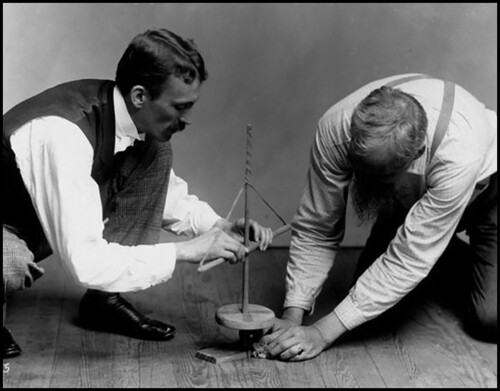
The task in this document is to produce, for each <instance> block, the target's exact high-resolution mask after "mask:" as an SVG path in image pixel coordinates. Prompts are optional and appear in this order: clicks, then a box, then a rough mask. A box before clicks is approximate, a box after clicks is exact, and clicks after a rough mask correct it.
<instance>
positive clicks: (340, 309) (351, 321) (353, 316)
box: [334, 295, 366, 330]
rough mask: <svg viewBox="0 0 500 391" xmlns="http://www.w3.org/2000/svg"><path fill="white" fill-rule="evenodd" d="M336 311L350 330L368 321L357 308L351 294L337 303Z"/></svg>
mask: <svg viewBox="0 0 500 391" xmlns="http://www.w3.org/2000/svg"><path fill="white" fill-rule="evenodd" d="M334 312H335V315H337V317H338V318H339V320H340V322H341V323H342V324H343V325H344V327H345V328H347V329H348V330H352V329H354V328H355V327H357V326H359V325H361V324H363V323H365V322H366V319H365V317H364V316H363V315H361V313H360V312H359V310H358V309H357V308H356V306H355V304H354V302H353V300H352V298H351V296H350V295H348V296H347V297H346V298H345V299H344V300H342V301H341V302H340V303H339V305H337V307H335V309H334Z"/></svg>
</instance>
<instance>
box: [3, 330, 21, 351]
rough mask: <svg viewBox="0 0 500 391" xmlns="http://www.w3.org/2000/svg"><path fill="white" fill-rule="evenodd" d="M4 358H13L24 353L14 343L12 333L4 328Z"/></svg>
mask: <svg viewBox="0 0 500 391" xmlns="http://www.w3.org/2000/svg"><path fill="white" fill-rule="evenodd" d="M2 345H3V358H12V357H16V356H19V355H20V354H21V352H22V350H21V348H20V347H19V345H18V344H17V343H16V341H14V338H12V335H11V334H10V331H9V330H8V329H7V328H6V327H5V326H3V331H2Z"/></svg>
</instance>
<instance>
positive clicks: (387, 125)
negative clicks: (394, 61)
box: [349, 86, 427, 166]
mask: <svg viewBox="0 0 500 391" xmlns="http://www.w3.org/2000/svg"><path fill="white" fill-rule="evenodd" d="M350 136H351V141H350V144H349V156H350V158H351V159H352V160H353V161H354V162H356V161H358V162H361V163H362V162H363V158H364V157H365V156H367V155H369V154H370V153H373V152H376V151H377V148H378V147H380V146H382V145H383V146H385V147H387V148H386V149H385V150H388V151H390V152H391V160H393V161H394V163H395V165H397V166H404V165H405V164H406V163H408V162H410V161H411V160H414V159H415V157H416V156H417V155H418V151H419V149H420V148H421V147H422V144H423V143H424V141H425V139H426V136H427V116H426V114H425V110H424V109H423V107H422V105H421V104H420V103H419V102H418V101H417V100H416V99H415V98H414V97H413V96H411V95H410V94H407V93H405V92H403V91H401V90H399V89H397V88H390V87H386V86H384V87H381V88H378V89H376V90H374V91H372V92H371V93H370V94H369V95H368V96H367V97H366V98H364V99H363V100H362V101H361V102H360V103H359V104H358V106H357V107H356V109H355V110H354V112H353V114H352V118H351V127H350Z"/></svg>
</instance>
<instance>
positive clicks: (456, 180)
mask: <svg viewBox="0 0 500 391" xmlns="http://www.w3.org/2000/svg"><path fill="white" fill-rule="evenodd" d="M404 76H408V75H400V76H395V77H390V78H386V79H382V80H379V81H376V82H373V83H370V84H368V85H366V86H364V87H362V88H361V89H359V90H357V91H355V92H354V93H352V94H351V95H349V96H347V97H346V98H344V99H342V100H341V101H340V102H338V103H337V104H335V105H333V106H332V107H331V108H330V109H329V110H328V111H327V112H326V113H325V114H324V115H323V117H322V118H321V119H320V120H319V122H318V128H317V132H316V135H315V139H314V143H313V146H312V149H311V164H310V169H309V172H308V174H307V183H306V186H305V189H304V192H303V195H302V199H301V202H300V205H299V207H298V210H297V212H296V215H295V217H294V220H293V222H292V238H291V244H290V259H289V262H288V268H287V278H286V282H287V293H286V299H285V303H284V307H299V308H302V309H305V310H307V311H308V310H312V309H313V307H314V301H315V299H316V297H317V295H318V294H319V292H320V290H321V286H322V285H323V283H324V281H325V279H326V278H327V275H328V272H329V270H330V269H331V267H332V266H333V262H334V260H335V256H336V254H337V250H338V246H339V244H340V243H341V241H342V239H343V237H344V232H345V207H346V194H347V188H348V185H349V182H350V175H351V172H352V168H351V166H350V163H349V159H348V158H347V146H348V143H349V126H350V119H351V115H352V112H353V110H354V108H355V107H356V105H357V104H358V103H359V102H360V101H361V100H362V99H363V98H364V97H366V96H367V95H368V94H369V92H371V91H372V90H374V89H376V88H378V87H380V86H382V85H384V84H386V83H388V82H389V81H391V80H393V79H396V78H400V77H404ZM443 86H444V83H443V82H442V81H440V80H436V79H421V80H416V81H411V82H408V83H404V84H401V85H399V86H397V87H396V88H400V89H401V90H402V91H404V92H407V93H409V94H412V95H413V96H414V97H415V98H416V99H417V100H418V101H419V102H420V103H421V104H422V106H423V107H424V109H425V111H426V113H427V117H428V122H429V127H428V129H429V130H428V138H427V145H426V152H425V153H424V154H423V155H422V156H421V157H420V158H418V159H417V160H415V161H414V162H413V163H412V165H411V166H410V167H409V169H408V170H407V177H409V178H411V177H413V178H417V179H418V180H419V183H420V184H422V185H423V187H422V193H423V196H421V197H420V198H418V199H416V200H414V201H416V202H413V203H410V204H408V205H407V206H408V207H410V206H411V208H410V209H409V212H408V215H407V217H406V220H405V222H404V224H403V225H402V226H401V227H399V229H398V231H397V233H396V236H395V237H394V239H393V240H392V241H391V243H390V244H389V246H388V248H387V250H386V251H385V253H383V254H382V255H381V256H380V257H379V258H377V259H376V260H375V262H374V263H373V264H372V265H371V266H370V267H369V268H368V269H367V270H366V271H365V273H364V274H362V275H361V276H360V278H359V279H358V280H357V282H356V284H355V285H354V286H353V288H352V289H351V290H350V292H349V294H348V295H347V297H346V298H345V299H344V300H343V301H342V302H341V303H339V305H338V306H337V307H336V308H335V309H334V311H335V313H336V315H337V316H338V318H339V319H340V321H341V322H342V324H343V325H344V326H345V327H346V328H347V329H352V328H354V327H356V326H358V325H360V324H362V323H364V322H366V321H367V320H369V319H372V318H374V317H376V316H378V315H379V314H381V313H382V312H384V311H385V310H387V309H388V308H390V307H391V306H393V305H394V304H396V303H397V302H398V301H399V300H401V299H402V298H403V297H404V296H405V295H406V294H407V293H408V292H410V291H411V290H412V289H413V288H414V287H415V286H416V285H417V284H418V283H419V282H420V281H422V279H423V278H424V277H425V276H426V275H427V274H428V272H429V271H430V269H431V268H432V267H433V265H434V264H435V262H436V261H437V259H438V258H439V257H440V256H441V255H442V253H443V252H444V250H445V248H446V247H447V245H448V243H449V241H450V239H451V237H452V235H453V233H454V231H455V229H456V227H457V225H458V222H459V220H460V217H461V216H462V214H463V212H464V210H465V208H466V206H467V205H468V203H469V202H470V200H471V197H472V194H473V190H474V187H475V184H476V183H477V182H479V181H481V180H482V179H484V178H487V177H488V176H489V175H491V174H493V173H494V172H496V171H497V159H496V158H497V125H496V114H495V112H493V111H491V110H487V109H486V108H485V107H484V105H483V104H481V103H480V102H479V101H478V100H477V99H475V98H474V97H473V96H472V95H471V94H469V93H468V92H467V91H465V90H464V89H463V88H461V87H460V86H456V92H455V102H454V108H453V114H452V117H451V122H450V125H449V128H448V131H447V133H446V134H445V136H444V138H443V140H442V142H441V145H440V147H439V148H438V149H437V151H436V154H435V155H434V158H433V159H432V161H429V160H430V159H429V158H430V157H429V151H430V149H431V145H432V140H433V136H434V130H435V127H436V121H437V119H438V116H439V113H440V109H441V102H442V97H443Z"/></svg>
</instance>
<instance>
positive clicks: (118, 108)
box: [113, 86, 144, 140]
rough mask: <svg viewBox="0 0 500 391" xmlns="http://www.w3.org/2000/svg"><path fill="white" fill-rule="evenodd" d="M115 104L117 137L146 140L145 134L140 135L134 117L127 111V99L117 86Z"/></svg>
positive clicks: (114, 97)
mask: <svg viewBox="0 0 500 391" xmlns="http://www.w3.org/2000/svg"><path fill="white" fill-rule="evenodd" d="M113 102H114V108H115V119H116V121H115V122H116V129H115V130H116V133H115V134H116V137H119V138H122V137H129V138H132V139H135V140H144V134H139V132H138V131H137V128H136V126H135V124H134V121H132V117H131V116H130V113H129V112H128V110H127V105H126V104H125V99H124V98H123V95H122V94H121V92H120V90H119V88H118V86H115V87H114V90H113Z"/></svg>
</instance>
